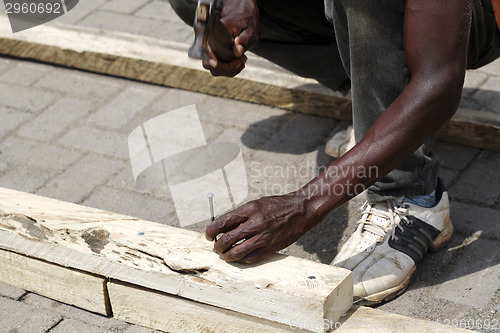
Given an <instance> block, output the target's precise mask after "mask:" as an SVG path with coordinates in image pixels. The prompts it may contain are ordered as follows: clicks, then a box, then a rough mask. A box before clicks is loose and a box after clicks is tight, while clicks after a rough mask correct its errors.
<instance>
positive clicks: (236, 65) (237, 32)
mask: <svg viewBox="0 0 500 333" xmlns="http://www.w3.org/2000/svg"><path fill="white" fill-rule="evenodd" d="M221 17H222V18H221V23H222V24H223V25H224V26H225V27H226V29H227V30H228V31H229V33H230V34H231V35H232V36H233V38H234V44H233V53H234V55H235V57H236V59H234V60H232V61H230V62H223V61H220V60H218V59H217V56H216V55H215V54H214V53H213V52H212V50H211V49H210V45H209V58H208V59H207V60H203V62H202V64H203V67H204V68H205V69H208V70H209V71H210V73H212V75H213V76H227V77H234V76H236V75H238V74H239V73H240V72H241V71H242V70H243V69H244V68H245V63H246V62H247V57H246V56H245V55H244V53H245V52H246V51H247V50H249V49H251V48H252V47H254V46H255V45H256V44H257V42H258V41H259V38H260V24H259V9H258V8H257V1H256V0H225V1H224V8H223V10H222V15H221Z"/></svg>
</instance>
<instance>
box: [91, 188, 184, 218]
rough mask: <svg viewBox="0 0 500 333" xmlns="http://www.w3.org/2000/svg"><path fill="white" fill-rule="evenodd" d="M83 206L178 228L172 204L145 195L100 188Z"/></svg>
mask: <svg viewBox="0 0 500 333" xmlns="http://www.w3.org/2000/svg"><path fill="white" fill-rule="evenodd" d="M83 205H85V206H91V207H95V208H99V209H104V210H108V211H112V212H116V213H120V214H125V215H129V216H133V217H137V218H140V219H143V220H148V221H153V222H158V223H163V224H168V225H171V226H175V227H178V226H179V223H178V219H177V215H176V213H175V210H174V207H173V204H172V202H170V201H166V200H158V199H155V198H152V197H149V196H147V195H141V194H138V193H129V192H125V191H119V190H116V189H113V188H109V187H101V188H99V189H98V190H96V191H95V192H94V193H93V194H92V195H91V196H90V197H89V198H88V199H87V200H85V201H84V202H83Z"/></svg>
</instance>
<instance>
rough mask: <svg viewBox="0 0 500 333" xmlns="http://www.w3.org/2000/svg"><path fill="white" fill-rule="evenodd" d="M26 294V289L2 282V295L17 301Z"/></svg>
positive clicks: (0, 293) (0, 283)
mask: <svg viewBox="0 0 500 333" xmlns="http://www.w3.org/2000/svg"><path fill="white" fill-rule="evenodd" d="M24 294H26V291H25V290H24V289H21V288H18V287H14V286H11V285H10V284H5V283H3V282H0V296H2V297H7V298H10V299H13V300H15V301H17V300H18V299H19V298H21V296H23V295H24Z"/></svg>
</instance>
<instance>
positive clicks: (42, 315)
mask: <svg viewBox="0 0 500 333" xmlns="http://www.w3.org/2000/svg"><path fill="white" fill-rule="evenodd" d="M61 319H62V318H61V316H60V315H58V314H55V313H53V312H52V311H50V310H45V309H37V308H34V307H31V306H29V305H26V304H23V303H21V302H16V301H14V300H11V299H8V298H4V297H0V330H1V331H2V332H9V333H11V332H12V333H14V332H15V333H38V332H40V333H45V332H47V331H48V330H49V329H50V328H51V327H53V326H54V325H56V324H57V323H58V322H59V321H60V320H61Z"/></svg>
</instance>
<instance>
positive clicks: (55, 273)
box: [0, 217, 111, 316]
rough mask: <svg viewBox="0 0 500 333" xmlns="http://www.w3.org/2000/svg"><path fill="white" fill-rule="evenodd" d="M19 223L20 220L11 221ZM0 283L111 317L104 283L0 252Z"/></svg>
mask: <svg viewBox="0 0 500 333" xmlns="http://www.w3.org/2000/svg"><path fill="white" fill-rule="evenodd" d="M12 218H17V219H19V220H22V217H12ZM0 267H1V269H0V281H2V282H4V283H7V284H10V285H13V286H17V287H19V288H22V289H25V290H28V291H32V292H35V293H37V294H40V295H44V296H47V297H50V298H52V299H55V300H58V301H60V302H63V303H66V304H71V305H75V306H78V307H80V308H83V309H85V310H89V311H92V312H96V313H100V314H103V315H105V316H108V315H110V314H111V312H110V308H109V301H108V296H107V293H106V279H104V278H102V277H96V276H93V275H90V274H86V273H82V272H78V271H75V270H72V269H68V268H64V267H60V266H57V265H54V264H50V263H47V262H44V261H41V260H38V259H34V258H29V257H26V256H23V255H19V254H16V253H12V252H8V251H4V250H0Z"/></svg>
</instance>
